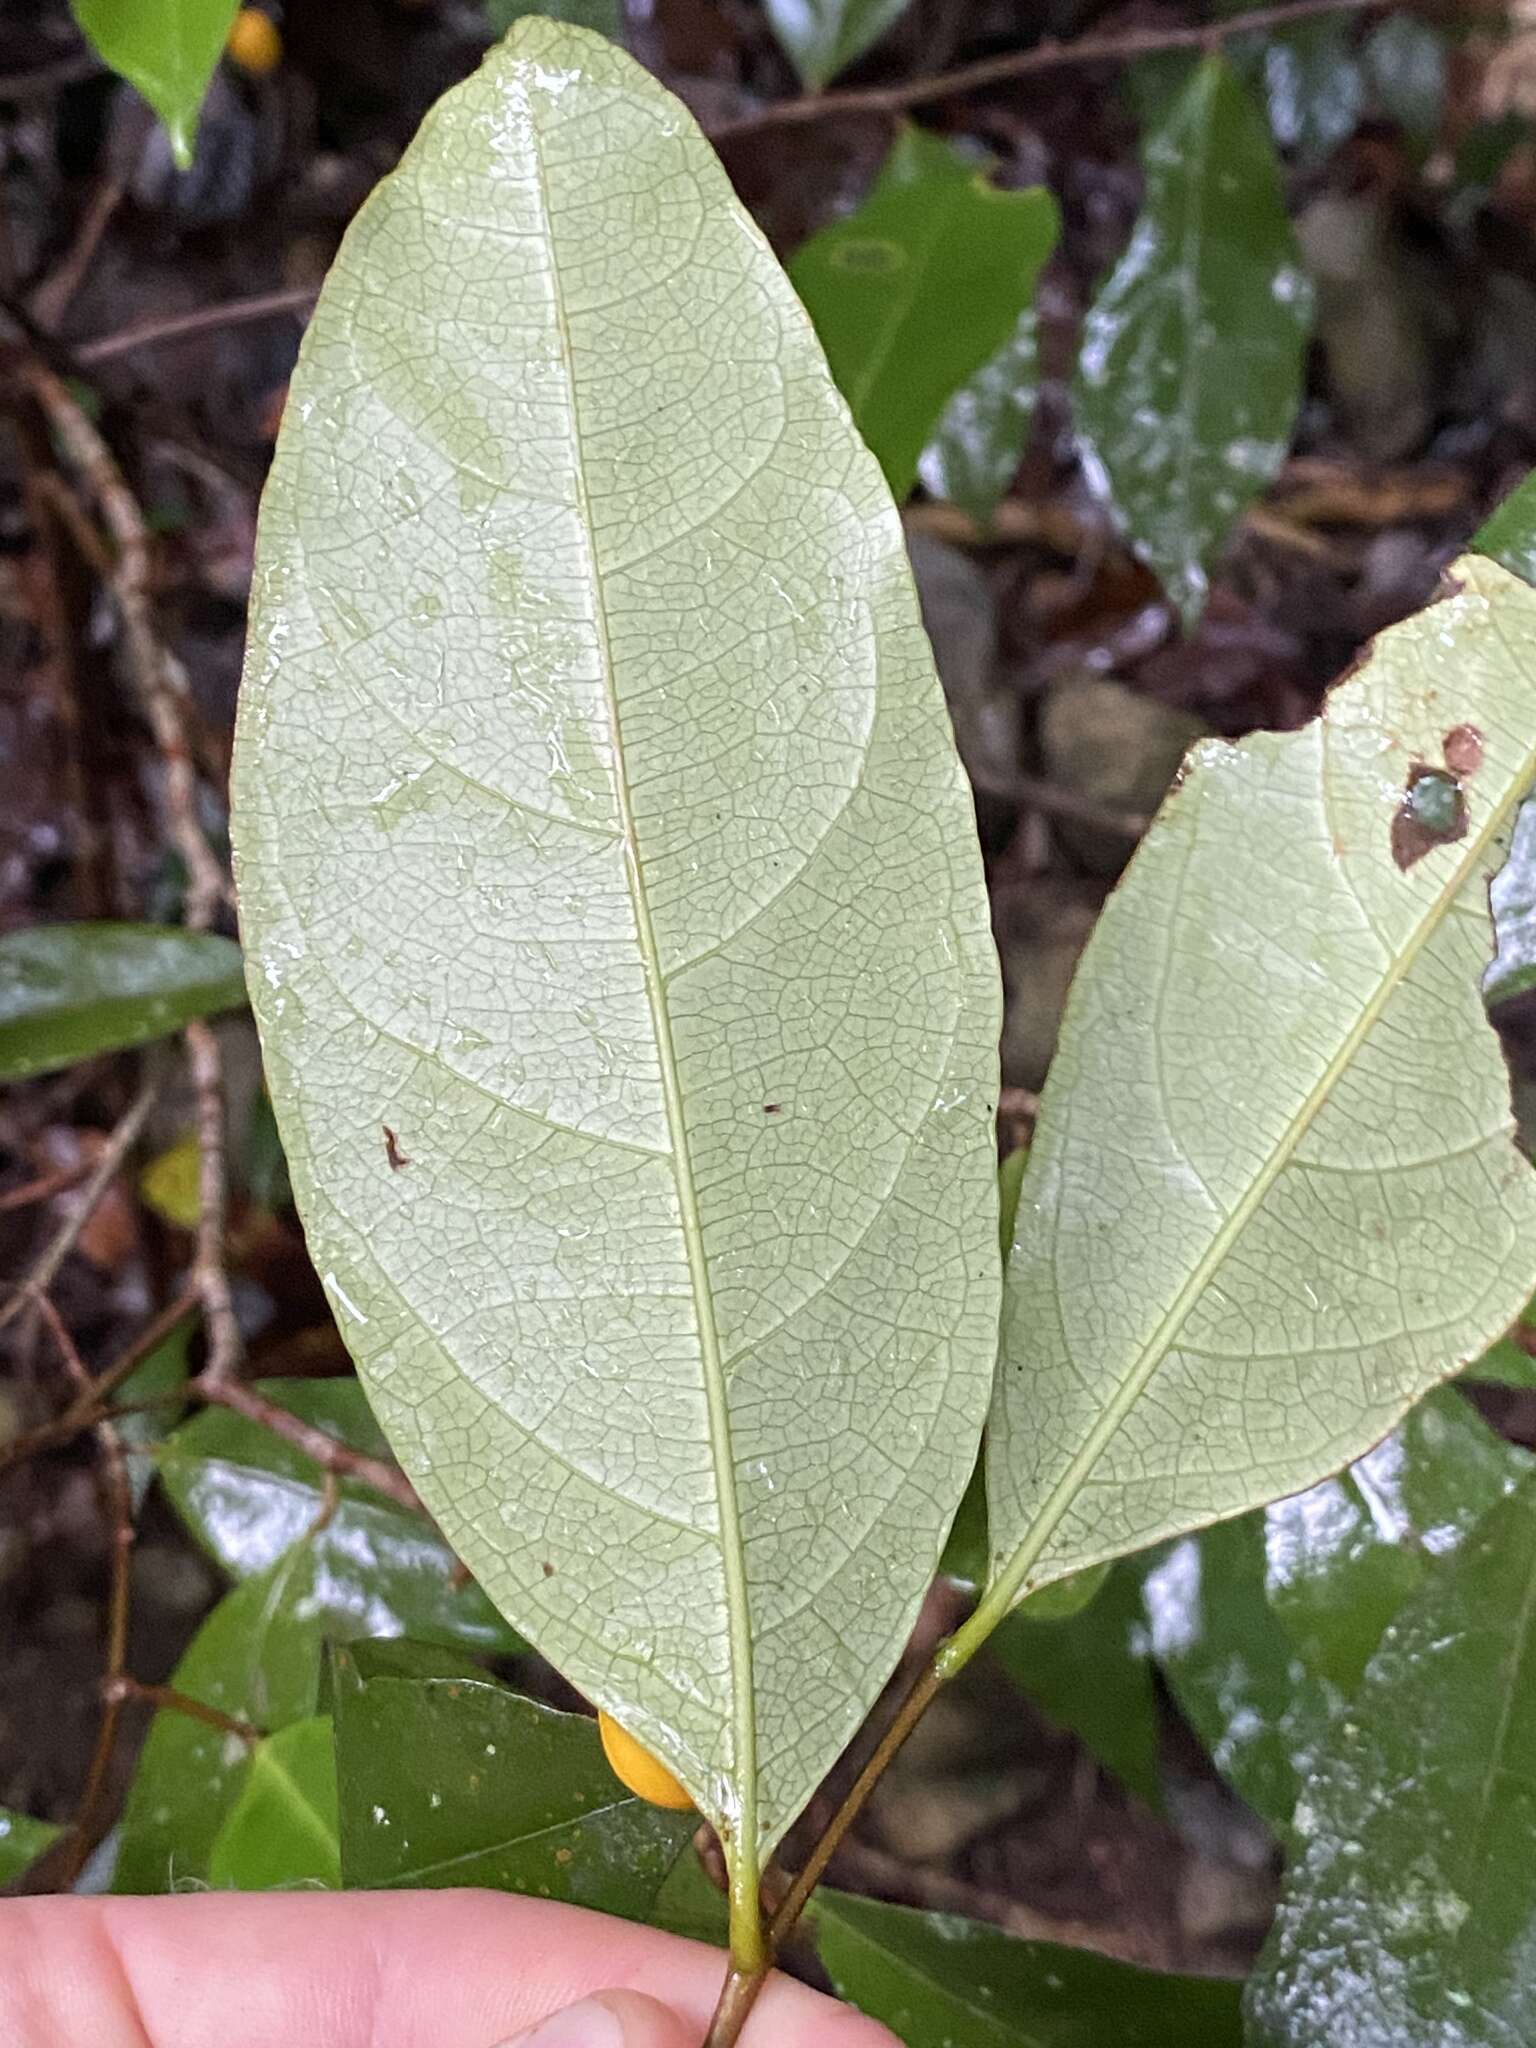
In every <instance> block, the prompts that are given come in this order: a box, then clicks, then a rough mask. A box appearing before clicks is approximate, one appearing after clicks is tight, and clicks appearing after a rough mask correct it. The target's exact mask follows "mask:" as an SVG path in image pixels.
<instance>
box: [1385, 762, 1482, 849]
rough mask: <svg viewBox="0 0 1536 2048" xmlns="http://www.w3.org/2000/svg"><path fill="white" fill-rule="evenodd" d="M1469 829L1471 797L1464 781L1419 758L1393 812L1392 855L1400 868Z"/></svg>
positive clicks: (1448, 843)
mask: <svg viewBox="0 0 1536 2048" xmlns="http://www.w3.org/2000/svg"><path fill="white" fill-rule="evenodd" d="M1466 829H1467V799H1466V797H1465V796H1464V795H1463V793H1462V788H1461V784H1460V783H1459V782H1458V781H1457V780H1456V778H1455V776H1454V775H1447V774H1446V772H1445V770H1444V769H1443V768H1430V767H1428V766H1427V765H1426V764H1425V763H1424V762H1423V761H1415V762H1414V764H1413V766H1412V767H1411V768H1410V769H1409V770H1408V785H1407V787H1406V788H1405V789H1404V791H1403V800H1402V802H1401V803H1400V804H1399V805H1398V807H1397V809H1396V811H1395V812H1394V813H1393V816H1392V858H1393V859H1394V860H1395V861H1396V862H1397V864H1398V866H1399V867H1400V868H1404V869H1407V868H1411V867H1412V866H1413V864H1414V862H1415V861H1418V860H1422V859H1423V858H1424V856H1425V854H1426V853H1429V852H1431V851H1432V850H1433V849H1434V848H1435V847H1437V846H1449V845H1451V844H1452V842H1453V841H1455V840H1457V839H1461V838H1463V837H1464V836H1465V834H1466Z"/></svg>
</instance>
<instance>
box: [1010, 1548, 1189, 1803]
mask: <svg viewBox="0 0 1536 2048" xmlns="http://www.w3.org/2000/svg"><path fill="white" fill-rule="evenodd" d="M1100 1576H1101V1575H1100V1574H1098V1573H1095V1572H1084V1573H1081V1574H1079V1576H1078V1578H1077V1579H1069V1580H1067V1581H1066V1584H1067V1585H1068V1586H1074V1587H1076V1586H1078V1585H1079V1582H1080V1581H1086V1582H1087V1585H1088V1589H1089V1592H1090V1595H1091V1596H1092V1595H1093V1590H1094V1582H1095V1580H1096V1579H1098V1578H1099V1577H1100ZM1044 1590H1045V1592H1047V1593H1050V1592H1054V1591H1055V1590H1056V1588H1055V1587H1046V1588H1045V1589H1044ZM1040 1597H1041V1596H1040V1595H1039V1594H1036V1595H1035V1597H1034V1599H1031V1600H1026V1601H1025V1602H1024V1604H1023V1606H1022V1607H1019V1608H1017V1609H1016V1610H1015V1611H1014V1613H1012V1614H1011V1615H1009V1617H1008V1619H1007V1620H1006V1621H1005V1622H1004V1623H1003V1624H1002V1626H1001V1627H1000V1628H999V1629H997V1630H996V1632H995V1633H994V1634H993V1636H992V1650H993V1653H994V1655H995V1656H996V1657H997V1658H998V1660H999V1661H1000V1662H1001V1663H1002V1664H1003V1665H1004V1666H1005V1668H1006V1669H1007V1670H1008V1672H1009V1673H1010V1675H1011V1676H1012V1677H1013V1678H1015V1679H1016V1680H1017V1681H1018V1683H1019V1685H1021V1686H1022V1687H1023V1689H1024V1691H1025V1692H1027V1693H1028V1694H1029V1696H1030V1698H1031V1699H1033V1700H1035V1701H1036V1702H1037V1703H1038V1704H1039V1705H1040V1706H1041V1707H1042V1708H1044V1710H1045V1712H1046V1713H1047V1714H1048V1715H1049V1716H1050V1718H1051V1719H1052V1720H1053V1721H1054V1722H1056V1723H1057V1725H1058V1726H1059V1727H1062V1728H1070V1729H1071V1730H1072V1731H1073V1733H1074V1734H1076V1735H1079V1736H1081V1738H1082V1740H1083V1741H1084V1742H1085V1743H1086V1744H1087V1746H1088V1748H1089V1749H1090V1750H1091V1751H1092V1752H1093V1754H1094V1755H1095V1756H1096V1757H1097V1758H1098V1759H1099V1761H1100V1762H1101V1763H1103V1764H1106V1765H1107V1766H1108V1767H1109V1769H1110V1770H1112V1771H1113V1772H1114V1773H1115V1775H1116V1776H1117V1777H1118V1778H1119V1779H1120V1780H1121V1782H1122V1783H1123V1784H1124V1785H1126V1786H1127V1787H1128V1788H1129V1789H1130V1790H1131V1791H1132V1792H1135V1793H1136V1794H1137V1795H1138V1797H1140V1798H1142V1799H1144V1800H1146V1802H1147V1803H1148V1805H1149V1806H1154V1807H1158V1806H1161V1804H1162V1784H1161V1779H1160V1776H1159V1773H1158V1764H1157V1739H1158V1720H1157V1698H1156V1694H1155V1691H1154V1688H1153V1680H1152V1667H1151V1664H1150V1663H1149V1661H1148V1657H1147V1650H1148V1639H1147V1626H1146V1621H1145V1618H1144V1616H1143V1613H1142V1604H1141V1575H1140V1573H1139V1572H1138V1571H1137V1569H1136V1567H1135V1565H1134V1564H1133V1563H1123V1564H1120V1565H1117V1566H1115V1567H1114V1568H1113V1569H1112V1570H1111V1571H1110V1573H1109V1576H1108V1581H1107V1583H1105V1584H1104V1585H1103V1586H1102V1587H1101V1588H1100V1589H1099V1590H1098V1592H1097V1595H1096V1597H1090V1599H1089V1603H1088V1605H1087V1606H1086V1607H1085V1608H1083V1609H1082V1610H1081V1611H1080V1612H1075V1613H1071V1614H1069V1615H1067V1616H1066V1617H1064V1618H1061V1619H1052V1618H1051V1617H1050V1615H1049V1613H1048V1612H1042V1613H1040V1615H1039V1618H1036V1617H1037V1609H1036V1605H1035V1603H1036V1601H1037V1600H1038V1599H1039V1598H1040Z"/></svg>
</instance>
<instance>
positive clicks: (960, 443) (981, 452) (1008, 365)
mask: <svg viewBox="0 0 1536 2048" xmlns="http://www.w3.org/2000/svg"><path fill="white" fill-rule="evenodd" d="M1038 381H1039V366H1038V364H1037V362H1036V349H1035V310H1034V307H1033V306H1031V307H1029V308H1028V310H1027V311H1025V312H1023V313H1021V314H1020V315H1019V318H1018V323H1017V325H1016V326H1015V328H1014V330H1013V333H1012V334H1011V335H1010V336H1009V338H1008V340H1007V341H1005V342H1004V343H1003V345H1002V347H1001V348H1000V349H999V350H998V352H997V354H996V355H995V356H993V357H992V359H991V361H990V362H986V363H983V364H982V366H981V368H980V369H979V370H978V371H977V372H976V374H975V375H974V376H973V377H972V378H971V379H970V380H969V381H968V382H967V383H965V384H962V385H961V387H960V389H959V390H958V391H957V392H956V393H955V395H954V396H953V398H951V399H950V401H949V403H948V405H946V406H945V408H944V410H943V412H942V413H941V414H940V416H939V423H938V425H937V426H936V427H935V428H934V430H933V438H932V440H931V441H930V442H929V443H928V446H927V447H926V448H925V449H924V450H923V452H922V456H921V458H920V459H919V461H918V465H917V473H918V476H919V477H920V478H921V479H922V482H923V485H924V487H925V489H927V490H928V491H929V492H930V493H931V494H932V495H933V496H934V497H935V498H947V499H948V500H949V502H950V503H951V504H952V505H958V506H959V507H960V508H961V510H962V511H965V512H969V513H970V515H971V517H972V518H973V519H974V520H976V521H977V522H978V523H979V524H980V525H982V526H985V525H987V524H988V523H989V522H990V520H991V518H992V515H993V513H994V512H995V511H996V510H997V507H998V504H999V502H1000V500H1001V499H1002V498H1003V496H1004V494H1005V493H1006V492H1007V489H1008V486H1009V485H1010V484H1011V483H1012V482H1013V478H1014V472H1015V471H1016V470H1017V469H1018V466H1019V461H1020V458H1021V457H1022V456H1023V453H1024V444H1025V442H1026V441H1027V440H1028V439H1029V429H1030V424H1031V422H1032V421H1033V419H1034V417H1035V397H1036V393H1037V388H1038Z"/></svg>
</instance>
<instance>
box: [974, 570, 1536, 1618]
mask: <svg viewBox="0 0 1536 2048" xmlns="http://www.w3.org/2000/svg"><path fill="white" fill-rule="evenodd" d="M1452 573H1453V576H1454V578H1455V579H1456V581H1457V583H1458V584H1459V586H1460V587H1459V589H1458V590H1457V591H1456V592H1455V594H1453V595H1451V596H1449V597H1447V598H1446V599H1445V600H1444V601H1443V602H1441V603H1439V604H1436V605H1434V606H1432V607H1431V608H1430V609H1429V610H1428V611H1426V612H1423V613H1421V614H1419V616H1418V617H1416V618H1413V619H1409V620H1408V621H1406V622H1405V623H1404V624H1403V625H1400V626H1396V627H1393V628H1392V629H1391V630H1390V631H1389V632H1386V633H1384V634H1382V636H1381V637H1380V639H1378V640H1377V642H1376V643H1375V647H1374V649H1373V651H1372V653H1371V655H1370V657H1369V659H1368V661H1367V662H1366V664H1365V666H1364V668H1363V669H1362V671H1361V672H1360V673H1359V674H1358V675H1357V676H1355V677H1354V678H1352V679H1351V680H1350V681H1348V682H1346V683H1344V684H1342V685H1340V687H1339V688H1338V689H1336V690H1335V691H1334V692H1333V694H1332V696H1331V697H1330V698H1329V700H1328V702H1327V705H1326V707H1325V710H1324V713H1323V716H1322V717H1321V719H1319V720H1318V721H1317V722H1316V723H1315V724H1313V725H1311V726H1308V727H1307V728H1306V729H1305V730H1304V731H1302V732H1299V733H1294V734H1279V735H1277V734H1267V733H1265V734H1258V735H1256V736H1254V737H1253V738H1251V739H1249V740H1245V741H1244V742H1243V743H1242V744H1241V745H1238V746H1230V745H1227V744H1225V743H1223V742H1210V743H1207V744H1204V745H1202V746H1201V747H1200V748H1199V749H1197V751H1196V753H1195V755H1194V756H1193V759H1192V763H1191V766H1190V771H1189V773H1188V776H1187V779H1186V780H1185V782H1184V784H1183V786H1182V788H1181V789H1180V790H1179V791H1178V792H1177V793H1176V795H1175V796H1174V797H1173V798H1172V800H1171V801H1170V803H1169V804H1168V805H1167V807H1166V809H1165V811H1164V812H1163V814H1162V816H1161V817H1160V818H1159V820H1158V822H1157V823H1156V825H1154V827H1153V829H1152V832H1151V833H1150V834H1149V836H1148V838H1147V839H1146V841H1145V842H1144V844H1143V846H1142V848H1141V850H1140V852H1139V853H1138V854H1137V856H1136V859H1135V861H1134V863H1133V865H1132V868H1131V870H1130V873H1129V875H1128V877H1127V880H1126V882H1125V883H1124V885H1123V886H1122V887H1121V889H1120V890H1119V891H1118V892H1117V893H1116V895H1115V896H1114V897H1113V898H1112V899H1111V901H1110V903H1109V905H1108V907H1107V908H1106V910H1105V913H1104V915H1103V917H1102V919H1101V920H1100V923H1099V926H1098V928H1097V930H1096V931H1095V933H1094V936H1093V939H1092V941H1091V943H1090V945H1089V948H1088V951H1087V953H1086V954H1085V956H1084V959H1083V964H1082V967H1081V968H1080V970H1079V973H1078V977H1077V981H1076V984H1075V986H1074V989H1073V993H1072V999H1071V1003H1070V1005H1069V1007H1068V1011H1067V1016H1066V1021H1065V1024H1064V1027H1063V1031H1062V1040H1061V1049H1060V1051H1059V1053H1058V1055H1057V1060H1056V1064H1055V1065H1054V1066H1053V1068H1052V1070H1051V1078H1050V1083H1049V1086H1048V1088H1047V1091H1046V1095H1045V1100H1044V1103H1043V1105H1042V1114H1041V1121H1040V1126H1039V1129H1038V1131H1037V1133H1036V1136H1035V1142H1034V1146H1033V1149H1032V1150H1031V1153H1030V1162H1029V1171H1028V1173H1027V1175H1026V1178H1025V1183H1024V1188H1023V1194H1022V1199H1021V1203H1020V1207H1019V1218H1018V1225H1017V1229H1016V1233H1015V1241H1014V1250H1013V1254H1012V1258H1011V1260H1010V1263H1009V1267H1008V1285H1007V1298H1006V1300H1005V1304H1004V1317H1003V1366H1002V1371H1001V1375H1000V1379H999V1386H998V1392H997V1396H996V1401H995V1406H994V1411H993V1421H992V1426H991V1429H990V1431H989V1457H988V1474H987V1485H988V1499H989V1503H990V1513H991V1528H992V1540H993V1548H994V1565H993V1571H994V1577H1001V1578H1004V1579H1005V1580H1008V1581H1010V1582H1016V1585H1017V1588H1018V1589H1019V1590H1025V1589H1027V1587H1028V1586H1029V1585H1031V1584H1038V1583H1040V1582H1042V1581H1044V1580H1049V1579H1054V1578H1058V1577H1060V1576H1062V1575H1063V1574H1064V1573H1067V1572H1072V1571H1077V1570H1079V1569H1080V1568H1081V1567H1082V1566H1084V1565H1087V1564H1092V1563H1094V1562H1096V1561H1097V1560H1099V1559H1101V1558H1106V1557H1114V1556H1116V1555H1118V1554H1120V1553H1122V1552H1126V1551H1132V1550H1137V1549H1140V1548H1141V1547H1143V1546H1144V1545H1146V1544H1148V1543H1152V1542H1154V1541H1156V1540H1157V1539H1158V1538H1160V1537H1164V1536H1168V1535H1172V1534H1176V1533H1178V1532H1180V1531H1182V1530H1186V1529H1190V1528H1194V1527H1198V1526H1199V1525H1201V1524H1203V1523H1206V1522H1210V1521H1214V1520H1216V1519H1217V1518H1219V1517H1221V1516H1225V1515H1232V1514H1236V1513H1238V1512H1239V1511H1241V1510H1242V1509H1245V1508H1249V1507H1253V1506H1257V1505H1258V1504H1260V1503H1261V1502H1263V1501H1267V1500H1272V1499H1274V1498H1277V1497H1278V1496H1280V1495H1283V1494H1289V1493H1294V1492H1296V1491H1298V1490H1299V1489H1301V1488H1302V1487H1305V1486H1309V1485H1312V1484H1313V1483H1314V1482H1315V1481H1317V1480H1318V1479H1320V1478H1321V1477H1323V1475H1324V1474H1326V1473H1327V1472H1330V1471H1333V1470H1336V1469H1338V1468H1339V1467H1340V1466H1342V1465H1343V1464H1344V1463H1346V1462H1347V1461H1348V1460H1351V1459H1353V1458H1355V1457H1358V1456H1359V1455H1360V1453H1361V1452H1363V1451H1364V1450H1365V1449H1366V1448H1367V1447H1368V1446H1369V1445H1370V1444H1372V1443H1374V1442H1375V1441H1377V1440H1378V1439H1379V1438H1380V1437H1382V1436H1383V1435H1384V1434H1385V1433H1386V1431H1387V1430H1388V1429H1390V1428H1391V1426H1392V1425H1393V1424H1394V1423H1395V1421H1396V1420H1397V1418H1398V1417H1399V1416H1400V1415H1401V1414H1402V1413H1403V1412H1404V1411H1405V1409H1406V1408H1408V1406H1409V1405H1410V1404H1411V1403H1412V1402H1413V1401H1414V1400H1415V1399H1416V1398H1417V1397H1418V1396H1419V1395H1421V1394H1422V1393H1424V1392H1425V1390H1426V1389H1427V1388H1429V1387H1431V1386H1433V1385H1434V1384H1435V1383H1436V1382H1437V1381H1439V1380H1441V1379H1444V1378H1445V1377H1447V1376H1448V1375H1449V1374H1450V1373H1452V1372H1454V1371H1455V1370H1456V1369H1457V1368H1458V1367H1459V1366H1461V1365H1463V1364H1465V1363H1466V1362H1467V1361H1468V1360H1470V1359H1472V1358H1475V1357H1477V1356H1478V1355H1479V1353H1480V1352H1481V1351H1482V1350H1483V1349H1484V1347H1485V1346H1486V1345H1487V1343H1488V1342H1489V1341H1490V1340H1491V1339H1492V1338H1493V1337H1494V1336H1495V1335H1497V1334H1498V1333H1499V1332H1500V1331H1501V1330H1503V1329H1505V1328H1506V1327H1507V1326H1508V1325H1509V1324H1510V1323H1511V1322H1512V1321H1513V1320H1514V1318H1515V1316H1516V1314H1517V1313H1518V1312H1519V1310H1520V1309H1521V1308H1522V1307H1523V1306H1524V1304H1525V1302H1526V1300H1527V1299H1528V1298H1529V1295H1530V1291H1531V1285H1532V1280H1533V1277H1536V1179H1533V1176H1532V1175H1531V1173H1530V1171H1529V1169H1528V1168H1527V1167H1526V1166H1525V1164H1524V1163H1523V1161H1522V1160H1521V1159H1520V1157H1519V1156H1518V1154H1517V1153H1516V1152H1515V1149H1514V1145H1513V1121H1512V1119H1511V1116H1510V1107H1509V1082H1508V1078H1507V1075H1506V1073H1505V1070H1504V1066H1503V1062H1502V1059H1501V1057H1500V1054H1499V1049H1498V1045H1497V1041H1496V1040H1495V1038H1494V1036H1493V1034H1492V1032H1491V1031H1490V1030H1489V1028H1488V1025H1487V1023H1486V1021H1485V1018H1484V1015H1483V1009H1482V1004H1481V1001H1480V1000H1479V994H1478V987H1479V980H1480V977H1481V975H1482V972H1483V969H1484V967H1485V966H1486V964H1487V959H1488V954H1489V950H1490V930H1489V918H1488V901H1487V891H1488V878H1489V875H1490V874H1491V872H1492V871H1493V870H1494V869H1496V868H1497V866H1498V862H1499V858H1500V854H1499V852H1498V850H1497V848H1496V846H1495V841H1496V840H1497V839H1498V838H1499V836H1500V835H1501V833H1503V832H1504V831H1505V830H1506V829H1507V827H1508V824H1509V820H1510V817H1511V814H1512V812H1513V810H1514V808H1515V806H1516V805H1517V804H1518V802H1519V801H1520V799H1521V798H1522V797H1523V796H1524V794H1525V792H1526V791H1527V789H1528V788H1529V787H1530V784H1531V781H1532V778H1533V776H1536V711H1533V705H1536V691H1533V681H1536V593H1533V592H1532V591H1531V590H1530V589H1529V588H1528V587H1527V586H1526V585H1524V584H1522V583H1520V582H1519V581H1517V580H1516V578H1514V577H1513V576H1510V575H1509V574H1507V573H1506V572H1505V571H1504V570H1501V569H1498V568H1495V567H1494V566H1493V565H1491V564H1490V563H1488V562H1485V561H1479V560H1476V559H1468V560H1465V561H1463V562H1462V563H1461V564H1459V565H1458V567H1457V568H1456V569H1455V570H1454V571H1453V572H1452ZM1460 725H1472V726H1475V727H1476V728H1477V729H1478V731H1479V732H1480V734H1481V736H1482V746H1483V760H1482V765H1481V766H1480V767H1479V769H1478V770H1477V772H1476V773H1475V774H1474V775H1472V776H1470V777H1469V778H1468V779H1467V781H1466V783H1465V793H1466V802H1467V809H1468V830H1467V833H1466V835H1465V836H1464V837H1463V838H1462V839H1460V840H1459V841H1456V842H1453V843H1449V844H1442V845H1438V846H1435V847H1433V848H1432V849H1431V850H1430V851H1428V852H1427V853H1425V854H1424V855H1423V857H1422V858H1421V859H1419V860H1417V861H1415V862H1414V863H1413V864H1412V865H1411V866H1410V867H1408V868H1407V869H1406V870H1404V869H1401V868H1399V866H1398V865H1397V864H1396V862H1395V860H1394V858H1393V855H1392V851H1391V844H1390V841H1391V832H1392V822H1393V818H1394V815H1395V814H1396V812H1397V810H1398V808H1399V805H1400V803H1401V800H1402V792H1403V790H1404V787H1405V785H1406V783H1407V781H1408V778H1409V773H1410V770H1411V768H1412V767H1413V765H1414V764H1415V763H1416V762H1418V763H1423V764H1425V765H1426V766H1429V767H1432V768H1436V769H1438V768H1441V767H1442V765H1443V761H1444V741H1445V735H1446V733H1447V731H1448V729H1450V728H1453V727H1456V726H1460ZM1453 751H1454V749H1453Z"/></svg>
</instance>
